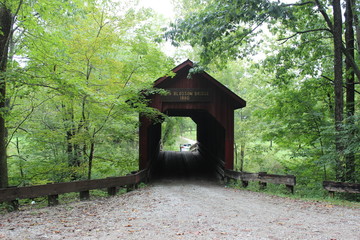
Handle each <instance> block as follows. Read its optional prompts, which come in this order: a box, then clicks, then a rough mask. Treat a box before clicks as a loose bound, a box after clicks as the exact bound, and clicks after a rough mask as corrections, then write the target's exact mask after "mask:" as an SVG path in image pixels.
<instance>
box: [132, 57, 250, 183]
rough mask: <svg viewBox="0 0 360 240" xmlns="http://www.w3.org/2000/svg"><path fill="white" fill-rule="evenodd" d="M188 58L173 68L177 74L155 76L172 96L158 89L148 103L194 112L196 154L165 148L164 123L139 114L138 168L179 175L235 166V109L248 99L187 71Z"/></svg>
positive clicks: (177, 113)
mask: <svg viewBox="0 0 360 240" xmlns="http://www.w3.org/2000/svg"><path fill="white" fill-rule="evenodd" d="M193 67H194V64H193V62H192V61H190V60H187V61H185V62H183V63H182V64H180V65H178V66H177V67H175V68H174V69H173V70H172V71H173V72H174V73H175V76H174V77H170V76H165V77H162V78H159V79H158V80H156V81H155V83H154V87H155V88H161V89H165V90H167V91H168V93H169V94H168V95H159V94H154V95H151V96H148V97H149V100H150V101H149V105H150V106H151V107H153V108H155V109H157V110H158V111H160V112H161V113H164V114H166V115H168V116H170V117H173V116H177V117H179V116H180V117H190V118H191V119H192V120H193V121H194V122H195V123H196V125H197V139H196V140H197V142H198V144H197V151H196V152H195V153H186V152H182V153H180V152H179V153H174V152H162V151H161V150H160V147H159V145H160V144H159V143H160V141H161V123H159V122H156V121H153V120H150V119H148V118H146V117H145V116H140V131H139V141H140V142H139V155H140V156H139V168H140V170H142V169H146V168H150V169H151V172H152V173H155V174H160V175H161V174H162V175H164V174H166V175H170V176H171V175H178V174H185V175H188V174H192V175H194V174H195V175H196V174H198V173H204V172H205V173H214V172H216V171H217V172H219V171H220V172H221V170H224V169H233V165H234V110H236V109H239V108H243V107H245V106H246V102H245V101H244V100H243V99H242V98H240V97H239V96H237V95H236V94H235V93H233V92H232V91H230V90H229V89H228V88H227V87H225V86H224V85H223V84H221V83H220V82H218V81H217V80H216V79H214V78H213V77H211V76H210V75H209V74H207V73H206V72H201V73H196V74H192V75H191V76H189V71H190V69H191V68H193Z"/></svg>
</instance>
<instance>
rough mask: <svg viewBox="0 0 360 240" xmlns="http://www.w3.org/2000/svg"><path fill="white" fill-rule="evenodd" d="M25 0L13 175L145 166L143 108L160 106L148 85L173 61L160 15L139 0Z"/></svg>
mask: <svg viewBox="0 0 360 240" xmlns="http://www.w3.org/2000/svg"><path fill="white" fill-rule="evenodd" d="M26 3H28V4H25V2H24V4H23V5H22V6H21V7H20V11H19V15H18V16H17V20H18V23H17V25H18V29H17V31H16V32H15V34H14V36H16V37H18V39H19V40H18V42H16V43H14V53H16V58H13V61H12V62H11V64H10V65H11V67H12V68H11V69H10V71H9V72H8V73H7V75H8V80H7V81H8V86H9V91H8V95H9V102H10V107H11V108H10V110H11V111H10V112H9V114H8V116H7V122H8V130H9V136H10V137H9V144H8V153H9V166H10V169H9V172H10V182H11V184H12V185H30V184H41V183H46V182H59V181H69V180H74V179H84V178H101V177H107V176H113V175H124V174H126V173H128V172H130V171H133V170H137V168H138V166H137V157H138V156H137V148H138V143H137V134H138V133H137V129H138V114H139V113H140V112H145V113H147V114H148V115H149V116H150V115H155V114H156V113H155V112H154V110H153V109H149V108H148V107H147V105H146V99H145V97H144V96H143V95H142V94H140V93H141V92H142V91H143V90H144V89H149V90H148V91H153V90H151V89H152V86H151V83H152V82H153V81H154V79H156V78H158V77H159V76H161V75H164V74H166V72H167V71H168V70H169V69H171V68H172V65H173V63H172V61H171V60H170V59H168V58H167V57H166V56H165V55H164V54H163V53H162V52H161V51H160V48H159V46H158V45H157V44H156V43H154V38H155V37H156V35H157V31H158V29H159V28H158V27H156V25H151V26H150V22H151V20H152V19H153V17H154V15H153V14H152V12H150V11H148V10H144V9H143V10H135V9H136V1H130V2H129V1H127V2H126V3H125V2H123V1H120V2H119V1H117V2H111V1H101V2H99V1H87V2H86V3H84V2H83V1H70V2H63V1H51V2H49V1H37V2H26ZM34 13H35V15H34ZM153 20H154V21H156V20H155V19H153ZM159 25H160V24H159ZM19 59H20V60H21V61H20V60H19ZM17 61H18V62H17Z"/></svg>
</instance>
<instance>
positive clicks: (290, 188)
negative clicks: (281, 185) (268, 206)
mask: <svg viewBox="0 0 360 240" xmlns="http://www.w3.org/2000/svg"><path fill="white" fill-rule="evenodd" d="M285 186H286V189H287V190H288V191H289V192H290V193H292V194H294V186H292V185H285Z"/></svg>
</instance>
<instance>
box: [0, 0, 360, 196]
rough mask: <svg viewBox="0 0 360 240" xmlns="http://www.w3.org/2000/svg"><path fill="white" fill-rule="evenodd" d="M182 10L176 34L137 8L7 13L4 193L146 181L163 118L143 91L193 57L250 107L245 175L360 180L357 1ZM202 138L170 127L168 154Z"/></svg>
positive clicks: (232, 0) (243, 113) (1, 101)
mask: <svg viewBox="0 0 360 240" xmlns="http://www.w3.org/2000/svg"><path fill="white" fill-rule="evenodd" d="M173 5H174V11H175V12H174V17H173V19H174V20H172V22H171V23H169V21H168V20H167V19H166V18H164V16H162V15H161V14H158V13H156V12H155V11H154V10H152V9H150V8H143V7H139V4H138V1H135V0H133V1H129V0H127V1H121V0H118V1H114V0H89V1H82V0H71V1H69V0H53V1H47V0H16V1H15V0H1V3H0V27H1V30H2V31H1V35H0V49H1V51H0V57H1V58H0V71H1V74H0V96H1V98H0V109H1V111H0V113H1V115H0V187H6V186H8V185H13V186H14V185H15V186H28V185H35V184H44V183H48V182H64V181H72V180H79V179H94V178H104V177H109V176H119V175H124V174H126V173H129V172H130V171H133V170H137V168H138V124H139V122H138V115H139V113H140V112H141V113H144V114H147V115H148V116H149V117H151V116H153V115H154V116H155V115H157V113H156V112H155V111H154V110H153V109H150V108H147V106H146V100H145V99H144V98H143V96H142V95H141V94H139V92H141V91H143V90H144V89H146V91H150V92H156V91H158V90H156V89H153V88H152V83H153V82H154V81H155V80H156V79H157V78H159V77H161V76H164V75H166V74H170V73H169V70H171V69H172V68H173V67H174V66H175V65H176V64H178V63H180V62H182V61H184V60H186V59H187V58H189V59H191V60H193V61H196V62H198V65H197V67H196V68H195V69H194V71H195V72H196V71H203V70H206V71H207V72H208V73H209V74H211V75H212V76H213V77H215V78H216V79H217V80H218V81H220V82H221V83H223V84H224V85H226V86H227V87H229V88H230V89H231V90H232V91H233V92H235V93H236V94H238V95H239V96H241V97H242V98H243V99H245V100H246V101H247V107H246V108H244V109H241V110H238V111H236V112H235V129H236V136H235V138H236V141H235V156H236V159H235V161H236V164H235V167H236V169H237V170H241V171H250V172H257V171H267V172H269V173H276V174H294V175H296V177H297V184H298V186H302V187H304V188H305V189H307V190H306V191H307V192H312V190H314V191H313V192H315V191H318V190H319V189H321V183H322V181H323V180H338V181H346V182H359V181H360V174H359V171H360V160H359V154H358V153H359V148H360V141H359V137H360V136H359V130H360V129H359V127H360V126H359V113H358V111H356V109H357V107H358V106H359V101H358V98H359V92H358V90H357V85H358V83H359V79H360V78H359V76H360V70H359V68H358V63H359V54H358V53H359V45H360V44H359V43H360V26H359V20H358V16H359V14H360V9H359V4H358V2H357V1H355V0H346V1H345V0H344V1H340V0H333V1H327V0H315V1H301V0H300V1H292V2H291V3H289V1H286V2H282V1H268V0H252V1H247V0H222V1H216V0H191V1H190V0H178V1H173ZM168 42H171V43H172V44H173V45H174V46H177V48H176V49H175V50H174V52H172V53H171V54H169V52H171V51H170V50H169V48H168V47H166V46H167V44H168ZM164 49H165V50H164ZM194 128H195V127H194V123H192V122H191V120H189V119H183V118H167V119H166V121H165V122H164V123H163V144H164V145H165V146H168V147H170V148H171V147H174V146H175V147H177V145H174V143H176V137H177V135H182V136H185V137H191V136H193V135H194V133H193V130H194Z"/></svg>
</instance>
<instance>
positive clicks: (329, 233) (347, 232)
mask: <svg viewBox="0 0 360 240" xmlns="http://www.w3.org/2000/svg"><path fill="white" fill-rule="evenodd" d="M0 239H16V240H21V239H36V240H45V239H51V240H56V239H81V240H83V239H150V240H151V239H159V240H160V239H161V240H163V239H206V240H208V239H327V240H331V239H337V240H338V239H346V240H351V239H357V240H358V239H360V209H351V208H346V207H338V206H333V205H327V204H326V203H313V202H306V201H300V200H293V199H287V198H280V197H274V196H268V195H265V194H263V193H254V192H249V191H244V190H235V189H231V188H225V187H224V186H222V185H219V184H217V183H213V182H209V181H200V180H198V181H181V180H177V181H174V180H162V181H159V182H157V183H156V184H152V185H151V186H148V187H145V188H143V189H140V190H136V191H133V192H130V193H128V194H124V195H119V196H115V197H110V198H102V199H94V200H90V201H85V202H75V203H71V204H67V205H65V204H63V205H59V206H56V207H47V208H42V209H29V210H25V211H18V212H13V213H8V214H5V215H1V216H0Z"/></svg>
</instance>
